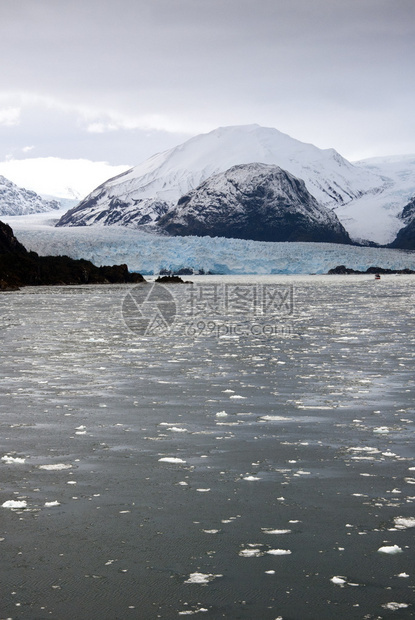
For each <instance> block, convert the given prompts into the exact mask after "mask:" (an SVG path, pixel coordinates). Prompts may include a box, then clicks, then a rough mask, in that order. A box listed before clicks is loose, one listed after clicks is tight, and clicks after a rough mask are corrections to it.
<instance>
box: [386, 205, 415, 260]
mask: <svg viewBox="0 0 415 620" xmlns="http://www.w3.org/2000/svg"><path fill="white" fill-rule="evenodd" d="M400 218H401V219H402V220H403V221H404V222H405V224H406V225H405V227H404V228H401V230H400V231H399V232H398V234H397V235H396V238H395V240H394V241H392V243H391V244H389V247H390V248H400V249H402V250H415V197H414V198H412V200H411V201H410V202H409V203H408V204H407V205H406V207H405V208H404V209H403V211H402V213H401V215H400Z"/></svg>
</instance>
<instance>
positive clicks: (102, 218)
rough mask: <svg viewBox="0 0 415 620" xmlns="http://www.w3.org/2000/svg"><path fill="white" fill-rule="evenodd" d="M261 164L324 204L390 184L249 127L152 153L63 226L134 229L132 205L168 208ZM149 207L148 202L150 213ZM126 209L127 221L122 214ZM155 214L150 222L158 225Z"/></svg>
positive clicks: (327, 153)
mask: <svg viewBox="0 0 415 620" xmlns="http://www.w3.org/2000/svg"><path fill="white" fill-rule="evenodd" d="M251 162H260V163H264V164H273V165H277V166H279V167H280V168H282V169H283V170H286V171H288V172H290V173H291V174H293V175H294V176H296V177H297V178H300V179H303V181H304V182H305V184H306V187H307V189H308V191H309V192H310V193H311V194H312V195H313V196H314V198H316V200H317V201H319V202H320V203H321V204H323V205H325V206H328V207H334V206H338V205H344V204H348V203H350V202H351V201H352V200H355V199H357V198H359V197H361V196H363V195H366V194H370V195H375V194H377V193H378V192H379V191H381V188H383V187H384V186H385V187H386V186H387V184H388V182H387V181H386V180H385V179H382V178H381V177H380V176H379V175H378V174H376V173H375V172H373V171H369V170H366V169H362V168H361V167H356V166H353V165H352V164H351V163H350V162H348V161H347V160H345V159H344V158H343V157H341V155H339V154H338V153H337V152H336V151H335V150H334V149H326V150H322V149H319V148H317V147H316V146H313V145H312V144H306V143H303V142H300V141H298V140H295V139H293V138H291V137H290V136H288V135H286V134H284V133H281V132H280V131H278V130H277V129H273V128H266V127H260V126H259V125H246V126H236V127H221V128H219V129H216V130H214V131H212V132H210V133H208V134H201V135H199V136H196V137H194V138H191V139H190V140H188V141H187V142H185V143H183V144H181V145H179V146H177V147H175V148H173V149H170V150H168V151H165V152H164V153H159V154H157V155H154V156H153V157H151V158H150V159H148V160H147V161H145V162H144V163H142V164H140V165H138V166H136V167H135V168H132V169H131V170H129V171H127V172H125V173H123V174H121V175H119V176H117V177H114V178H113V179H110V180H109V181H107V182H106V183H104V184H102V185H101V186H100V187H98V188H97V189H95V190H94V191H93V192H92V193H91V194H89V196H87V197H86V198H85V199H84V200H83V201H82V202H81V203H80V205H79V206H78V207H76V208H75V209H73V210H71V211H70V212H68V214H67V215H66V216H65V217H64V218H62V220H61V222H60V225H62V226H79V225H83V226H84V225H92V224H98V225H107V224H111V223H114V216H113V215H111V213H112V212H113V211H116V212H117V213H118V217H117V218H116V219H117V222H116V223H117V224H119V225H127V226H136V222H135V220H134V218H133V217H132V212H131V210H130V207H134V206H136V208H137V211H138V212H137V220H139V219H140V218H141V212H140V203H139V201H141V200H145V199H151V200H155V201H159V202H162V203H167V204H168V205H169V206H172V205H173V204H175V203H176V202H177V201H178V199H179V198H180V197H181V196H183V195H184V194H187V193H188V192H189V191H190V190H191V189H194V188H196V187H198V186H199V185H200V184H201V183H202V182H203V181H205V180H206V179H207V178H209V177H210V176H212V175H214V174H218V173H220V172H224V171H225V170H227V169H229V168H231V167H232V166H234V165H239V164H249V163H251ZM149 206H150V204H149V203H148V202H146V203H145V207H146V209H148V208H149ZM125 210H127V213H128V215H127V217H126V218H125V219H124V218H123V213H124V212H125ZM157 219H158V216H157V215H155V216H154V217H153V218H152V220H153V221H157Z"/></svg>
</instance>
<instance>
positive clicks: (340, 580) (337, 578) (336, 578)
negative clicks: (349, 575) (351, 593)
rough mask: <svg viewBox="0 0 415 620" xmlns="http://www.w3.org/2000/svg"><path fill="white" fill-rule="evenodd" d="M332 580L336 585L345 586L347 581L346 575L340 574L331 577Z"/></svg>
mask: <svg viewBox="0 0 415 620" xmlns="http://www.w3.org/2000/svg"><path fill="white" fill-rule="evenodd" d="M330 581H331V582H332V583H334V584H336V586H344V584H345V583H346V582H347V580H346V578H345V577H340V576H339V575H335V576H334V577H332V578H331V579H330Z"/></svg>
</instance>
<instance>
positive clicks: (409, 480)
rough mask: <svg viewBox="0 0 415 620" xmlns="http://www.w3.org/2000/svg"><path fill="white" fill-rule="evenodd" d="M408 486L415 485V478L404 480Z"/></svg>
mask: <svg viewBox="0 0 415 620" xmlns="http://www.w3.org/2000/svg"><path fill="white" fill-rule="evenodd" d="M404 480H405V482H406V483H407V484H415V478H404Z"/></svg>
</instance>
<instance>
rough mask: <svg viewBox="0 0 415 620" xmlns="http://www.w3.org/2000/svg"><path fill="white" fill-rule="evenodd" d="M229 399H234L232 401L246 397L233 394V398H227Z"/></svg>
mask: <svg viewBox="0 0 415 620" xmlns="http://www.w3.org/2000/svg"><path fill="white" fill-rule="evenodd" d="M229 398H234V399H241V398H243V399H246V396H240V395H239V394H233V396H229Z"/></svg>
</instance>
